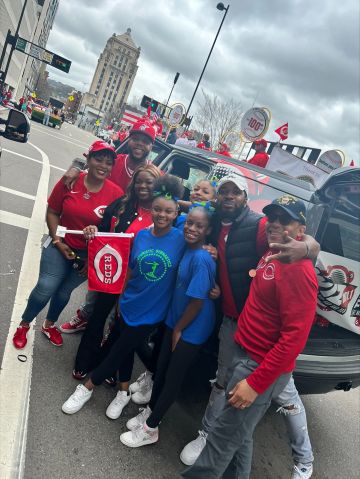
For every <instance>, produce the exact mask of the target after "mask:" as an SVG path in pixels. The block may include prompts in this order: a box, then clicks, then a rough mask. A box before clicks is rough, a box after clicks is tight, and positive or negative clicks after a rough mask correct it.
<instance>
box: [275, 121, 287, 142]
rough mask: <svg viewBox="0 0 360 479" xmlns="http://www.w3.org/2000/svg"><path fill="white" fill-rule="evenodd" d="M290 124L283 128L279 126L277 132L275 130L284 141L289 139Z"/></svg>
mask: <svg viewBox="0 0 360 479" xmlns="http://www.w3.org/2000/svg"><path fill="white" fill-rule="evenodd" d="M288 126H289V124H288V123H285V124H284V125H282V126H279V128H278V129H277V130H275V133H277V134H278V135H279V136H280V138H281V139H282V140H286V139H287V137H288Z"/></svg>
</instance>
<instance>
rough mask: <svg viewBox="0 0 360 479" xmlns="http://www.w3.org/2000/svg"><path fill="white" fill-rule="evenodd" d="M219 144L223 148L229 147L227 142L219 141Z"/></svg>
mask: <svg viewBox="0 0 360 479" xmlns="http://www.w3.org/2000/svg"><path fill="white" fill-rule="evenodd" d="M220 145H221V146H222V147H223V148H224V150H228V149H229V145H228V144H227V143H220Z"/></svg>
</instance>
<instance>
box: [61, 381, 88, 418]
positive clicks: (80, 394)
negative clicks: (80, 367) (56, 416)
mask: <svg viewBox="0 0 360 479" xmlns="http://www.w3.org/2000/svg"><path fill="white" fill-rule="evenodd" d="M92 393H93V392H92V391H89V390H88V389H87V388H86V387H85V386H84V385H83V384H79V385H78V386H76V389H75V392H74V393H73V394H72V395H71V396H70V397H69V399H68V400H67V401H65V402H64V404H63V405H62V408H61V409H62V411H63V412H64V413H65V414H75V413H76V412H78V411H80V409H81V408H82V407H83V406H84V404H86V403H87V402H88V400H89V399H90V398H91V395H92Z"/></svg>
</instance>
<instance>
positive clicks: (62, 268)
mask: <svg viewBox="0 0 360 479" xmlns="http://www.w3.org/2000/svg"><path fill="white" fill-rule="evenodd" d="M75 253H76V254H77V255H78V256H80V257H81V258H86V255H87V251H84V250H77V251H75ZM86 280H87V277H86V276H80V275H79V273H78V272H77V271H76V270H75V269H73V267H72V261H69V260H67V259H65V258H64V256H63V255H62V254H61V253H60V251H59V250H58V249H57V248H56V247H55V246H54V245H53V244H50V245H49V246H48V247H47V248H43V250H42V253H41V261H40V273H39V279H38V282H37V284H36V286H35V288H34V289H33V290H32V292H31V294H30V296H29V299H28V304H27V306H26V309H25V311H24V313H23V315H22V320H23V321H26V322H27V323H30V322H31V321H32V320H33V319H35V317H36V316H37V315H38V314H39V313H40V311H41V310H42V309H43V308H44V307H45V306H46V305H47V303H48V302H49V301H50V306H49V310H48V313H47V316H46V319H48V320H49V321H54V322H55V321H57V320H58V318H59V316H60V314H61V312H62V310H63V309H64V308H65V306H66V305H67V304H68V302H69V299H70V296H71V293H72V292H73V290H74V289H75V288H77V287H78V286H79V285H80V284H81V283H84V282H85V281H86Z"/></svg>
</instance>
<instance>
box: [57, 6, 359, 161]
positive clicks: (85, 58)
mask: <svg viewBox="0 0 360 479" xmlns="http://www.w3.org/2000/svg"><path fill="white" fill-rule="evenodd" d="M145 3H146V4H145ZM216 3H217V2H216V1H213V0H197V1H196V2H194V1H191V0H182V1H179V0H177V1H176V0H167V1H165V0H156V1H154V0H153V1H147V2H143V1H142V0H127V1H126V2H124V1H121V0H105V1H104V0H103V1H102V2H98V0H78V1H77V2H76V3H75V2H73V1H72V0H61V2H60V7H59V12H58V15H57V17H56V22H55V25H54V28H53V31H52V33H51V36H50V40H49V44H48V47H49V49H50V50H53V51H56V52H57V53H60V54H62V55H64V56H65V57H67V58H69V59H71V60H72V62H73V63H72V67H71V72H70V74H69V75H66V74H62V73H60V72H57V71H55V70H51V71H50V68H49V71H50V75H51V77H53V78H55V79H58V80H60V81H63V82H66V83H69V84H73V85H74V86H76V87H78V88H83V83H84V82H85V83H87V84H88V85H90V82H91V79H92V76H93V73H94V70H95V68H96V63H97V58H98V56H99V54H100V52H101V51H102V50H103V48H104V46H105V43H106V41H107V39H108V38H109V37H110V36H111V35H112V33H114V32H116V33H118V34H121V33H123V32H124V31H125V30H126V28H128V27H131V28H132V36H133V39H134V41H135V43H136V44H137V45H139V46H140V47H141V56H140V60H139V71H138V74H137V77H136V79H135V82H134V86H133V90H132V95H134V96H137V97H140V96H142V95H143V94H146V95H149V96H153V97H154V98H157V99H159V100H163V99H165V98H167V96H168V93H169V90H170V88H171V85H172V81H173V78H174V75H175V72H176V71H179V72H180V73H181V76H180V79H179V81H178V83H177V85H176V88H175V90H174V93H173V97H172V99H173V100H174V101H180V102H183V103H184V104H185V105H187V104H188V102H189V100H190V98H191V95H192V93H193V91H194V88H195V84H196V82H197V79H198V77H199V75H200V72H201V69H202V67H203V64H204V62H205V59H206V56H207V54H208V52H209V50H210V47H211V44H212V42H213V40H214V36H215V34H216V31H217V29H218V27H219V24H220V21H221V18H222V15H223V13H222V12H219V11H218V10H217V9H216V8H215V7H216ZM224 3H225V5H227V3H226V2H224ZM201 87H202V88H204V89H205V90H206V91H207V92H212V93H214V94H217V95H218V96H219V97H223V98H230V97H233V98H236V100H238V101H241V103H242V104H243V105H244V108H245V109H246V108H248V107H250V106H251V105H252V103H253V101H254V98H255V97H256V96H257V102H256V105H257V106H266V107H268V108H269V109H270V110H271V111H272V114H273V119H272V122H271V125H270V129H269V132H268V134H267V138H269V139H277V137H276V135H275V134H274V133H273V130H274V129H275V128H277V126H279V125H281V124H282V123H284V122H286V121H288V122H289V132H290V138H289V142H297V141H298V142H303V143H306V144H307V145H314V146H320V147H323V148H328V147H329V148H330V147H336V148H340V149H344V150H346V152H347V153H348V157H349V159H351V158H353V159H354V160H355V162H356V163H357V164H359V131H360V122H359V4H358V2H356V1H355V0H348V1H344V2H342V3H341V2H334V1H332V0H317V1H316V2H313V1H310V0H291V1H290V2H289V1H285V0H272V1H271V2H265V1H253V0H242V1H241V2H238V1H233V2H231V6H230V10H229V13H228V15H227V18H226V20H225V24H224V27H223V29H222V31H221V34H220V36H219V38H218V41H217V44H216V47H215V49H214V51H213V54H212V57H211V60H210V62H209V64H208V68H207V70H206V73H205V75H204V78H203V81H202V84H201ZM87 88H88V87H87ZM199 95H201V93H200V92H199ZM196 103H197V102H195V104H194V106H193V110H192V113H193V114H194V113H196Z"/></svg>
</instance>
